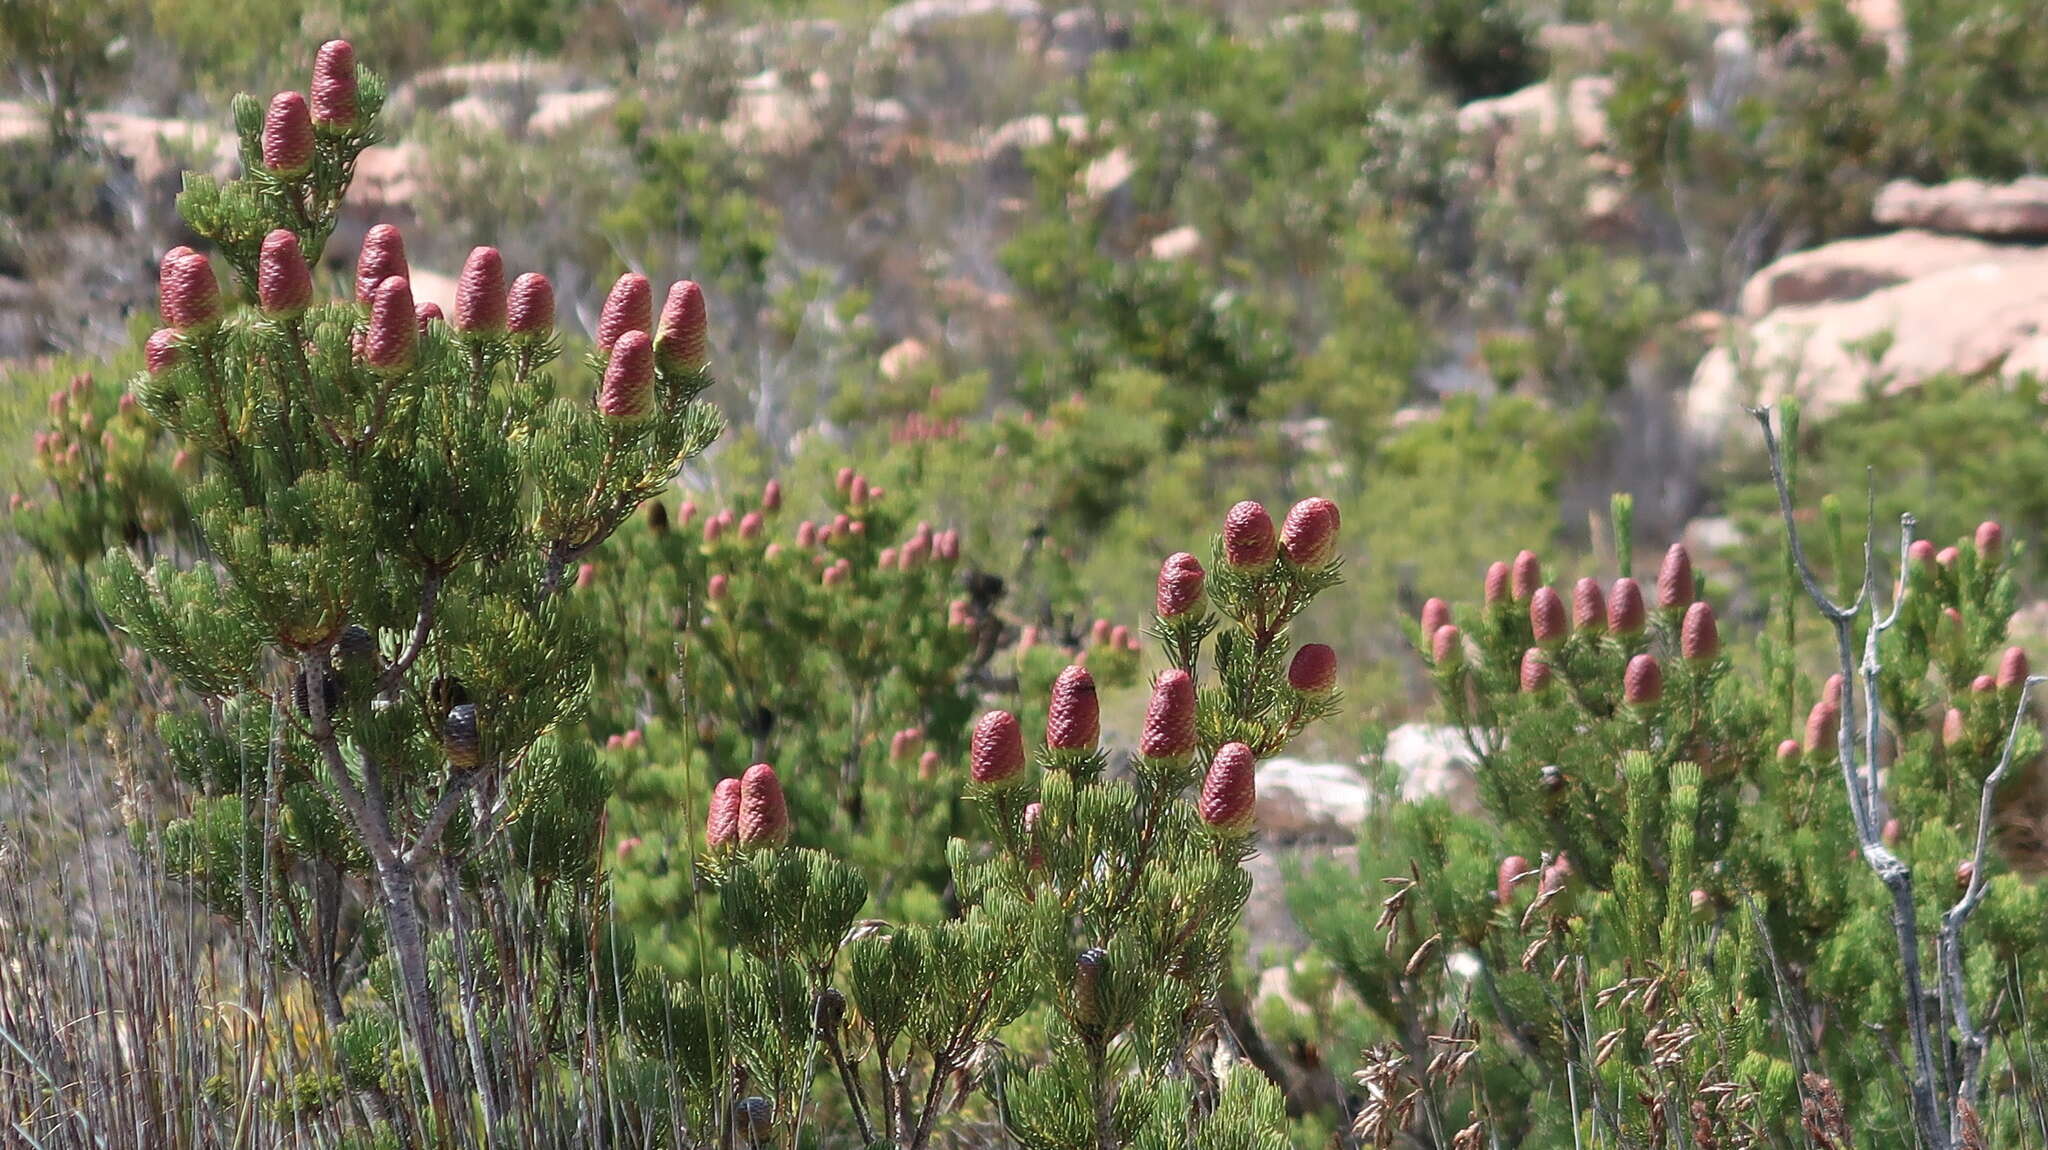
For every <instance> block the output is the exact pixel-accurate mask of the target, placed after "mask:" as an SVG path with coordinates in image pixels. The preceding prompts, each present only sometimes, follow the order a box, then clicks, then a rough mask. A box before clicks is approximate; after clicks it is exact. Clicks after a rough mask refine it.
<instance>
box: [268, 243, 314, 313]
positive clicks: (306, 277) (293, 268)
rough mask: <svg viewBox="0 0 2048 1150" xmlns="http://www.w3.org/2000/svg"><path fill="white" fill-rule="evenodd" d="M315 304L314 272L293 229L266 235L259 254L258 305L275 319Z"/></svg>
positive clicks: (302, 310)
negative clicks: (307, 264)
mask: <svg viewBox="0 0 2048 1150" xmlns="http://www.w3.org/2000/svg"><path fill="white" fill-rule="evenodd" d="M312 303H313V273H312V270H311V269H310V268H308V267H307V266H306V255H305V253H304V252H303V251H301V250H300V249H299V237H298V236H297V235H295V234H294V233H293V232H292V230H291V229H290V228H278V229H277V230H275V231H273V232H271V233H270V234H269V235H267V236H264V237H263V250H262V252H261V253H260V254H259V255H258V256H257V257H256V306H257V307H259V308H261V309H263V314H264V315H266V316H269V317H270V318H272V319H283V318H286V317H288V316H295V315H298V314H300V313H301V312H304V311H305V310H306V308H308V307H309V306H311V305H312Z"/></svg>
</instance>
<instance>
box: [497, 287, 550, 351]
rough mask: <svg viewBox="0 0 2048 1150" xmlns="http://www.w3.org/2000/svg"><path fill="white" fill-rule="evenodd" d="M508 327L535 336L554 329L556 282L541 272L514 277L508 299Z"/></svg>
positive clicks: (522, 334) (521, 333)
mask: <svg viewBox="0 0 2048 1150" xmlns="http://www.w3.org/2000/svg"><path fill="white" fill-rule="evenodd" d="M505 330H506V331H509V332H511V333H512V334H513V335H516V336H527V337H533V338H538V337H544V336H546V335H547V334H548V333H549V332H552V331H554V330H555V285H554V282H553V281H551V280H549V279H548V277H546V276H544V275H542V274H540V273H539V272H527V273H526V274H525V275H522V276H520V277H519V278H518V279H516V280H513V281H512V290H511V291H510V292H508V293H507V294H506V299H505Z"/></svg>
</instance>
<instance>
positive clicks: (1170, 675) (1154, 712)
mask: <svg viewBox="0 0 2048 1150" xmlns="http://www.w3.org/2000/svg"><path fill="white" fill-rule="evenodd" d="M1196 711H1197V707H1196V702H1195V681H1194V679H1193V678H1192V677H1190V676H1189V675H1188V673H1187V672H1186V671H1183V670H1181V669H1180V668H1178V667H1175V668H1172V669H1170V670H1166V671H1161V672H1160V673H1159V677H1158V678H1157V679H1154V680H1153V681H1152V700H1151V702H1149V703H1147V704H1146V705H1145V729H1144V732H1143V733H1142V734H1141V735H1140V736H1139V738H1138V753H1139V754H1141V755H1144V756H1145V757H1146V758H1149V759H1177V758H1180V757H1182V756H1185V755H1191V754H1193V753H1194V752H1195V745H1196V744H1195V740H1196V730H1195V717H1196Z"/></svg>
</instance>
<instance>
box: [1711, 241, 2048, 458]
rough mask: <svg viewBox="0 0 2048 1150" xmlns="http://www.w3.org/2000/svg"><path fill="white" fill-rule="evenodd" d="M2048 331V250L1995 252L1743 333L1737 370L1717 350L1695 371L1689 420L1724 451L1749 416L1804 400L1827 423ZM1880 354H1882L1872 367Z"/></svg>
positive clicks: (1963, 371)
mask: <svg viewBox="0 0 2048 1150" xmlns="http://www.w3.org/2000/svg"><path fill="white" fill-rule="evenodd" d="M2043 332H2048V250H2043V249H2029V248H2011V247H2008V248H1993V249H1992V251H1991V252H1990V253H1989V254H1987V256H1986V257H1985V258H1983V259H1980V260H1975V261H1972V262H1970V263H1965V264H1960V265H1958V266H1955V267H1950V268H1945V269H1943V270H1941V271H1938V272H1934V273H1932V274H1930V275H1924V276H1919V277H1917V278H1914V279H1911V280H1908V281H1906V282H1904V283H1901V284H1897V285H1895V286H1892V287H1888V288H1882V289H1880V290H1877V291H1873V292H1871V293H1869V294H1867V295H1864V296H1862V297H1860V298H1857V299H1852V300H1843V301H1839V302H1831V303H1818V304H1810V305H1804V306H1798V307H1785V308H1779V309H1778V310H1776V311H1773V312H1771V313H1770V314H1768V315H1766V316H1765V317H1763V319H1761V320H1759V321H1758V322H1757V323H1755V324H1754V325H1752V326H1751V327H1750V328H1749V330H1748V331H1747V332H1746V333H1744V334H1741V335H1738V336H1737V337H1736V338H1735V339H1734V340H1733V341H1732V342H1733V344H1734V345H1735V347H1738V348H1740V349H1741V350H1742V355H1741V357H1740V359H1739V360H1738V357H1737V355H1736V352H1735V350H1733V349H1732V348H1731V347H1730V346H1728V345H1723V346H1721V347H1718V348H1715V349H1714V350H1713V351H1711V352H1709V353H1708V354H1707V356H1706V358H1704V359H1702V360H1701V361H1700V364H1699V367H1698V368H1696V369H1695V370H1694V372H1693V379H1692V386H1691V388H1690V390H1689V391H1688V392H1687V395H1686V401H1685V422H1686V426H1687V429H1688V432H1689V434H1690V435H1691V436H1692V437H1693V438H1694V439H1695V441H1697V442H1701V443H1719V442H1724V441H1725V440H1726V439H1727V438H1728V437H1729V436H1730V435H1731V434H1734V433H1735V432H1737V430H1738V429H1740V428H1741V427H1743V426H1744V423H1745V421H1746V420H1747V418H1748V417H1747V415H1746V414H1745V413H1744V412H1743V407H1744V406H1745V405H1747V404H1752V403H1763V404H1770V403H1775V402H1777V401H1778V400H1779V399H1781V398H1784V397H1786V396H1798V397H1799V398H1800V399H1801V401H1802V402H1803V403H1804V404H1805V405H1806V409H1807V412H1808V413H1809V414H1810V415H1814V416H1819V415H1823V414H1825V413H1826V412H1828V411H1830V410H1832V409H1834V408H1838V407H1840V406H1842V405H1843V404H1847V403H1852V402H1855V401H1856V400H1858V399H1860V398H1862V397H1863V396H1864V395H1865V394H1867V393H1869V392H1871V391H1873V390H1878V391H1883V392H1887V393H1893V392H1900V391H1905V390H1908V389H1911V388H1913V387H1916V386H1918V385H1920V384H1921V383H1924V382H1926V381H1927V380H1928V379H1931V378H1933V377H1934V376H1937V375H1941V374H1945V373H1955V374H1959V375H1981V374H1984V373H1987V372H1991V371H1995V370H1998V369H2000V368H2001V367H2003V366H2004V365H2005V364H2006V362H2007V361H2008V359H2009V358H2011V357H2012V356H2013V355H2014V353H2015V352H2024V353H2026V354H2029V355H2031V354H2037V353H2036V352H2034V351H2033V350H2032V347H2031V345H2033V344H2034V343H2035V342H2036V341H2037V340H2038V339H2039V338H2040V335H2041V333H2043ZM1873 355H1874V356H1875V358H1874V360H1873Z"/></svg>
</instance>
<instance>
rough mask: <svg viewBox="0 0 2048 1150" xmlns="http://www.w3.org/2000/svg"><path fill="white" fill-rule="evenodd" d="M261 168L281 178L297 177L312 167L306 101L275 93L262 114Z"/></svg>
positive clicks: (295, 95) (294, 94)
mask: <svg viewBox="0 0 2048 1150" xmlns="http://www.w3.org/2000/svg"><path fill="white" fill-rule="evenodd" d="M262 150H263V166H264V167H266V168H269V169H270V170H271V171H272V172H274V173H276V174H277V175H280V176H285V177H297V176H302V175H304V174H305V173H306V170H307V169H308V168H311V167H312V166H313V116H312V113H311V112H309V111H308V110H307V108H306V98H305V97H304V96H301V95H299V94H298V93H297V92H279V93H278V94H277V95H275V96H272V97H271V98H270V107H269V108H268V109H267V110H265V111H264V113H263V141H262Z"/></svg>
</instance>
